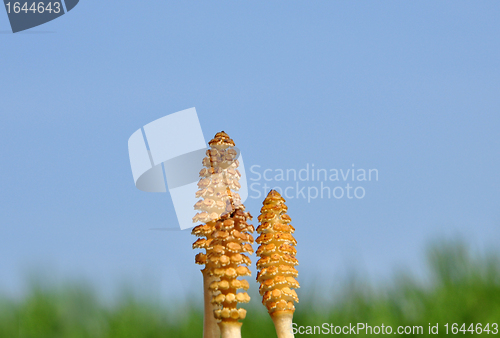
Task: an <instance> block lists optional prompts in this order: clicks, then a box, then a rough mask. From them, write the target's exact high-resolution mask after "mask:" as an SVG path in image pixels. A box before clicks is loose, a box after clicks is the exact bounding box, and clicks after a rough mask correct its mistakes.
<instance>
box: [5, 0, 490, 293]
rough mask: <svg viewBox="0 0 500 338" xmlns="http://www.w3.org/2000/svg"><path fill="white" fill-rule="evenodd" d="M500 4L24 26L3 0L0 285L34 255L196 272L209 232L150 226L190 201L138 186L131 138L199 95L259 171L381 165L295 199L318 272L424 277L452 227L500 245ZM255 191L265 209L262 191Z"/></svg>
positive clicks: (169, 282)
mask: <svg viewBox="0 0 500 338" xmlns="http://www.w3.org/2000/svg"><path fill="white" fill-rule="evenodd" d="M148 6H149V7H148ZM499 17H500V3H499V2H497V1H482V2H472V1H468V2H466V1H440V2H438V3H436V2H434V1H419V2H398V1H383V2H367V1H364V2H359V1H357V2H354V1H352V2H347V1H345V2H340V1H315V2H314V3H310V2H285V1H273V2H243V1H220V2H217V3H210V2H194V1H182V2H180V1H178V2H165V1H161V2H157V3H155V4H154V5H152V4H142V3H141V4H138V3H136V2H130V3H126V2H118V1H107V2H102V1H91V0H87V1H81V2H80V4H79V5H78V6H77V7H75V9H74V10H72V11H71V12H70V13H68V14H67V15H64V16H63V17H61V18H59V19H57V20H54V21H53V22H50V23H47V24H45V25H43V26H40V27H36V28H34V29H32V30H30V31H27V32H25V33H18V34H9V33H8V31H9V30H10V27H9V24H8V20H7V15H6V14H5V13H1V11H0V33H1V34H0V40H1V42H0V50H1V54H0V55H1V56H0V60H1V61H2V67H1V71H0V76H1V77H0V78H1V80H0V102H1V108H0V109H1V114H0V121H1V124H0V142H1V145H2V147H1V155H2V156H1V157H0V170H1V174H2V178H3V179H2V180H1V181H0V182H1V186H0V214H1V216H2V217H1V220H0V269H1V271H2V274H1V276H2V278H1V279H0V290H3V291H2V292H7V293H12V294H19V293H20V292H22V290H23V288H24V286H25V283H26V278H25V277H26V275H28V274H29V273H30V272H32V271H36V272H38V273H41V274H43V275H45V278H47V279H49V280H52V281H54V282H59V281H62V280H65V279H66V278H78V279H83V280H88V281H91V282H92V283H94V284H95V285H96V286H98V287H99V288H100V289H102V290H107V291H106V292H109V291H111V292H112V291H113V290H115V289H116V286H117V285H119V284H120V283H122V281H123V280H129V281H131V283H135V284H137V285H146V286H148V288H150V289H151V290H154V291H153V292H155V293H157V292H160V293H161V294H162V295H164V296H166V297H170V296H176V297H183V295H187V294H188V293H189V292H191V288H197V287H199V284H200V283H201V279H200V276H199V272H198V271H197V270H198V269H199V267H197V266H195V264H194V254H195V253H194V252H193V250H192V249H191V243H192V242H193V241H194V238H193V236H191V235H190V234H189V232H188V231H184V232H180V231H177V232H175V231H151V230H149V229H150V228H156V227H172V228H173V227H176V226H177V224H176V222H177V220H176V217H175V213H174V209H173V206H172V204H171V200H170V197H169V195H168V194H154V193H144V192H141V191H139V190H137V189H136V188H135V186H134V183H133V179H132V174H131V170H130V164H129V158H128V153H127V140H128V138H129V136H130V135H131V134H132V133H133V132H134V131H135V130H137V129H138V128H140V127H142V126H143V125H145V124H147V123H149V122H151V121H153V120H155V119H157V118H160V117H162V116H165V115H167V114H170V113H174V112H177V111H180V110H183V109H186V108H190V107H196V109H197V112H198V116H199V119H200V122H201V125H202V128H203V131H204V136H205V139H206V140H209V139H210V138H211V137H212V136H213V135H214V134H215V133H216V132H218V131H220V130H224V131H226V132H227V133H228V134H229V135H230V136H231V137H232V138H233V139H234V140H235V142H236V144H237V146H238V147H239V148H240V149H241V151H242V152H243V153H244V156H245V165H246V167H247V174H248V175H249V178H250V179H251V178H255V177H256V176H255V175H254V174H252V173H251V172H250V171H249V168H250V167H251V166H252V165H258V166H260V169H259V170H261V172H262V171H263V170H264V169H272V170H276V169H296V170H297V171H298V170H300V169H302V168H305V167H306V165H308V164H309V165H312V164H314V165H315V168H326V169H328V170H330V169H344V170H347V169H349V168H352V165H353V164H354V166H355V168H365V169H371V168H376V169H377V170H378V173H379V179H378V181H372V182H363V184H362V185H363V187H364V188H365V190H366V195H365V197H364V198H362V199H347V198H343V199H332V198H330V199H319V198H318V199H315V200H312V201H310V203H308V202H307V200H304V199H300V198H299V199H297V198H295V199H289V200H288V201H287V204H288V206H289V214H290V216H291V217H292V220H293V224H294V226H295V227H296V229H297V232H296V237H297V240H298V242H299V245H298V247H297V249H298V258H299V260H300V263H301V265H300V266H299V269H300V270H299V271H300V273H301V278H302V279H301V283H303V284H304V283H306V285H307V282H308V281H312V280H313V279H314V280H315V281H323V282H324V283H325V284H329V283H333V281H335V280H336V279H340V278H342V277H343V276H346V275H348V273H349V272H350V271H351V270H357V271H360V274H361V275H362V276H366V277H369V278H372V279H374V280H377V279H380V278H381V279H384V278H386V277H387V276H388V275H390V274H391V272H392V271H393V268H395V267H399V268H402V269H406V270H408V271H413V272H415V273H418V274H420V275H422V276H423V269H422V267H423V265H424V260H423V253H424V249H425V247H426V245H427V244H428V243H429V242H430V241H432V240H434V239H439V238H450V237H454V236H457V235H461V236H463V237H464V238H466V239H467V241H468V242H469V243H470V244H471V245H473V246H474V247H475V248H477V249H480V250H481V249H483V248H488V247H490V248H491V247H494V246H498V241H499V240H500V213H499V211H498V210H499V209H498V205H499V202H500V189H499V188H500V178H499V177H498V172H499V167H500V159H499V154H500V137H499V130H500V114H499V112H500V95H499V90H500V64H499V62H498V60H500V41H499V40H500V22H499V20H498V18H499ZM255 168H257V167H255ZM261 183H264V182H261ZM275 183H277V184H276V185H277V186H281V187H286V186H287V185H288V183H290V182H275ZM291 183H292V184H295V183H296V182H291ZM340 183H342V184H343V182H340ZM340 183H339V184H340ZM358 183H359V182H358ZM358 183H356V182H355V184H358ZM329 184H330V185H331V186H332V187H334V186H337V185H338V184H337V182H330V183H329ZM245 204H246V206H247V210H249V211H250V212H251V213H252V214H253V215H254V217H255V218H254V224H256V222H257V221H256V216H258V214H259V210H260V204H261V200H260V199H255V198H249V199H248V200H247V202H246V203H245ZM317 277H322V278H317ZM181 279H182V280H184V279H188V280H189V282H188V283H185V282H181ZM310 285H311V284H310ZM177 289H180V290H181V292H174V291H175V290H177ZM174 293H176V295H174Z"/></svg>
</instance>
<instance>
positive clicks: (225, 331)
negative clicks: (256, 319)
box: [219, 322, 243, 338]
mask: <svg viewBox="0 0 500 338" xmlns="http://www.w3.org/2000/svg"><path fill="white" fill-rule="evenodd" d="M241 325H243V323H240V322H220V323H219V326H220V331H221V333H222V338H241Z"/></svg>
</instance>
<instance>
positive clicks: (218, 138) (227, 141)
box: [208, 131, 234, 147]
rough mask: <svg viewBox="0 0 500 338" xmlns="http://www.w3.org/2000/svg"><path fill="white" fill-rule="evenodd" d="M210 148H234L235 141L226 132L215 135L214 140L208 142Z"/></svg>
mask: <svg viewBox="0 0 500 338" xmlns="http://www.w3.org/2000/svg"><path fill="white" fill-rule="evenodd" d="M208 144H209V145H210V146H214V145H227V146H232V147H234V141H233V140H232V139H231V138H230V137H229V135H228V134H226V133H225V132H224V131H220V132H218V133H217V134H215V136H214V138H213V139H212V140H210V142H208Z"/></svg>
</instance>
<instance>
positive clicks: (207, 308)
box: [201, 269, 220, 338]
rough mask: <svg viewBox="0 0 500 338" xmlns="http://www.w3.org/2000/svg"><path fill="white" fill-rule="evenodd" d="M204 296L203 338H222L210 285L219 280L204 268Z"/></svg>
mask: <svg viewBox="0 0 500 338" xmlns="http://www.w3.org/2000/svg"><path fill="white" fill-rule="evenodd" d="M201 272H202V273H203V297H204V315H203V338H220V330H219V326H218V325H217V320H216V319H215V317H214V309H215V307H214V304H212V291H211V290H210V288H209V286H210V284H211V283H212V282H214V281H216V280H217V277H214V276H209V275H208V273H207V272H206V271H205V269H203V270H202V271H201Z"/></svg>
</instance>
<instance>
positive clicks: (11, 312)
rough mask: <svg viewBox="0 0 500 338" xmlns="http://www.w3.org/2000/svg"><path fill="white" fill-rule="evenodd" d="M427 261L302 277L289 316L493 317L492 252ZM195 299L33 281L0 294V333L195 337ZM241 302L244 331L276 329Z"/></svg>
mask: <svg viewBox="0 0 500 338" xmlns="http://www.w3.org/2000/svg"><path fill="white" fill-rule="evenodd" d="M427 261H428V268H429V274H428V276H427V278H426V279H425V280H422V279H418V278H417V277H416V276H413V275H412V274H411V273H410V272H408V271H406V272H399V273H396V274H395V275H394V276H393V277H392V278H391V279H390V280H389V281H388V282H385V283H383V284H379V285H373V283H370V282H369V281H367V280H363V279H362V278H359V277H358V278H352V279H350V280H348V281H344V284H343V286H342V287H340V288H337V289H336V290H333V292H330V293H328V294H329V296H327V297H325V296H324V294H323V293H322V292H323V291H321V290H319V289H316V288H314V286H313V285H304V284H303V283H302V289H300V290H298V291H299V297H300V299H301V302H300V304H298V306H297V311H296V313H295V316H294V322H295V323H297V325H302V326H307V325H322V323H332V324H334V325H339V326H343V325H349V323H352V324H353V325H356V323H367V324H368V325H372V326H376V325H381V324H382V323H383V324H384V325H386V326H387V325H391V326H392V327H393V329H395V328H396V327H397V326H400V325H402V326H406V325H409V326H414V325H421V326H423V327H424V334H423V335H424V336H427V335H429V334H428V332H427V330H428V325H429V323H432V325H435V324H436V323H439V324H440V331H439V334H438V335H433V336H434V337H435V336H443V335H445V334H444V330H443V326H442V325H443V324H444V323H450V325H451V323H466V324H467V326H468V324H470V323H474V324H476V323H483V324H486V323H499V322H500V257H499V255H498V253H489V254H488V253H481V254H479V253H477V252H471V250H470V249H469V248H468V247H467V245H465V244H464V242H462V241H453V242H439V243H435V244H434V245H432V246H430V247H429V249H428V251H427ZM200 283H201V278H200ZM332 284H333V283H332ZM200 287H201V286H200ZM311 290H315V291H311ZM201 302H202V300H201V298H200V299H192V300H191V301H190V302H188V304H177V303H168V302H161V301H155V300H152V299H147V297H146V298H141V297H137V296H134V294H133V293H124V294H123V296H121V297H120V298H119V299H118V300H117V301H116V302H114V303H113V304H112V305H110V304H106V303H104V302H102V301H101V300H100V298H99V296H98V295H97V294H96V292H94V291H93V290H92V288H90V287H89V286H86V285H80V284H78V283H74V284H71V283H69V284H67V285H66V286H65V287H50V286H49V287H47V286H42V284H38V283H34V284H33V285H32V287H31V288H30V290H29V292H28V293H27V294H26V295H25V296H24V297H22V298H20V299H9V298H8V297H5V296H1V297H0V337H2V338H4V337H5V338H10V337H21V338H87V337H88V338H128V337H130V338H132V337H134V338H159V337H172V338H175V337H186V338H187V337H202V323H203V319H202V312H201ZM245 308H247V309H248V315H247V318H246V319H245V321H244V324H243V328H242V336H243V337H246V338H250V337H255V338H257V337H275V332H274V327H273V324H272V321H271V319H270V318H269V316H268V315H267V313H266V311H265V309H264V307H263V306H262V305H261V304H260V303H259V299H258V297H255V296H254V298H253V300H252V302H251V304H248V305H246V306H245ZM490 325H491V324H490ZM483 334H484V335H486V333H483ZM458 335H463V333H461V332H460V333H459V334H458ZM466 335H469V333H466ZM491 335H492V336H500V334H498V335H493V334H491ZM296 336H301V335H296ZM308 336H311V335H308ZM409 336H412V335H409ZM419 336H422V335H419Z"/></svg>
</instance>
